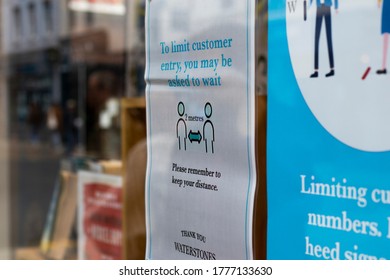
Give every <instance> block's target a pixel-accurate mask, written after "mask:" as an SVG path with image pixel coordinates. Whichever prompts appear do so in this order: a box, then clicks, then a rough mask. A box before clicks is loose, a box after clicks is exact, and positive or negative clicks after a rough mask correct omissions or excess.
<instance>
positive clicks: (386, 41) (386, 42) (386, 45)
mask: <svg viewBox="0 0 390 280" xmlns="http://www.w3.org/2000/svg"><path fill="white" fill-rule="evenodd" d="M388 48H389V33H384V34H383V56H382V69H379V70H378V71H376V73H377V74H379V75H380V74H386V73H387V70H386V62H387V50H388Z"/></svg>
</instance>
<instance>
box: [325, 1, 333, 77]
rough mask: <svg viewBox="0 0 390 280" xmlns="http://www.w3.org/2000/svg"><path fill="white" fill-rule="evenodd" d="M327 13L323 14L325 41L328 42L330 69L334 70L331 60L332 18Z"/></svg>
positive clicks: (328, 12)
mask: <svg viewBox="0 0 390 280" xmlns="http://www.w3.org/2000/svg"><path fill="white" fill-rule="evenodd" d="M330 13H331V12H330V8H329V11H327V12H326V14H325V27H326V39H327V41H328V54H329V64H330V69H334V58H333V42H332V17H331V15H330Z"/></svg>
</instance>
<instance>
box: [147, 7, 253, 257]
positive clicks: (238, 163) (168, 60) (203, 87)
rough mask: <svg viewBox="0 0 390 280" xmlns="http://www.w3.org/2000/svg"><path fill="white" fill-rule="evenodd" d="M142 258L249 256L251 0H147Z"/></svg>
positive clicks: (250, 198)
mask: <svg viewBox="0 0 390 280" xmlns="http://www.w3.org/2000/svg"><path fill="white" fill-rule="evenodd" d="M147 2H148V3H147V15H146V29H147V31H146V53H147V68H146V73H145V77H146V81H147V89H146V99H147V117H148V169H147V182H146V211H147V252H146V258H147V259H200V260H209V259H211V260H213V259H251V258H252V257H253V253H252V216H253V199H254V192H255V185H256V182H255V181H256V173H255V155H254V150H255V146H254V61H255V59H254V6H255V3H254V2H255V1H254V0H245V1H228V0H197V1H189V0H170V1H163V0H152V1H147Z"/></svg>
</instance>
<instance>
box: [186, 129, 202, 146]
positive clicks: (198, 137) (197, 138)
mask: <svg viewBox="0 0 390 280" xmlns="http://www.w3.org/2000/svg"><path fill="white" fill-rule="evenodd" d="M188 138H189V139H190V142H191V143H192V142H193V141H195V142H198V144H200V142H201V141H202V134H200V131H199V130H198V132H193V131H192V130H190V133H189V134H188Z"/></svg>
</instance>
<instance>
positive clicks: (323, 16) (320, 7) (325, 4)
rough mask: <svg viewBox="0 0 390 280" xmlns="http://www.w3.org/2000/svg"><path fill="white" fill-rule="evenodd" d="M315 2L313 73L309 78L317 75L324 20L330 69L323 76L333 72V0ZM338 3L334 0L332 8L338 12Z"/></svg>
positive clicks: (331, 74)
mask: <svg viewBox="0 0 390 280" xmlns="http://www.w3.org/2000/svg"><path fill="white" fill-rule="evenodd" d="M316 2H317V3H316V4H317V14H316V26H315V38H314V73H313V74H311V75H310V78H317V77H318V70H319V65H318V64H319V62H318V59H319V53H318V52H319V43H320V35H321V28H322V22H323V21H325V31H326V40H327V43H328V55H329V64H330V71H329V72H328V73H327V74H326V75H325V77H331V76H334V74H335V69H334V56H333V42H332V11H331V8H332V7H333V0H316ZM312 3H313V0H310V5H311V4H312ZM338 7H339V3H338V0H334V8H335V10H336V13H338Z"/></svg>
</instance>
